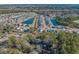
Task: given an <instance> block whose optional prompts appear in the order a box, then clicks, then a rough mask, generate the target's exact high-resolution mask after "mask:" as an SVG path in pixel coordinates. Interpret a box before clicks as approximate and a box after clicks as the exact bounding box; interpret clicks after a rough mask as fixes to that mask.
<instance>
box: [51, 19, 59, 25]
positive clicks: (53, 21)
mask: <svg viewBox="0 0 79 59" xmlns="http://www.w3.org/2000/svg"><path fill="white" fill-rule="evenodd" d="M51 22H52V24H53V25H54V26H58V22H57V21H56V18H53V19H51Z"/></svg>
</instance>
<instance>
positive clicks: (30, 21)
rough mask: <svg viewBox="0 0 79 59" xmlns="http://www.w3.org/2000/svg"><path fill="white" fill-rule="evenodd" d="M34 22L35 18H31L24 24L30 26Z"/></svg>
mask: <svg viewBox="0 0 79 59" xmlns="http://www.w3.org/2000/svg"><path fill="white" fill-rule="evenodd" d="M33 20H34V18H29V19H28V20H26V21H24V22H22V23H23V24H27V25H29V24H32V23H33Z"/></svg>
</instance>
